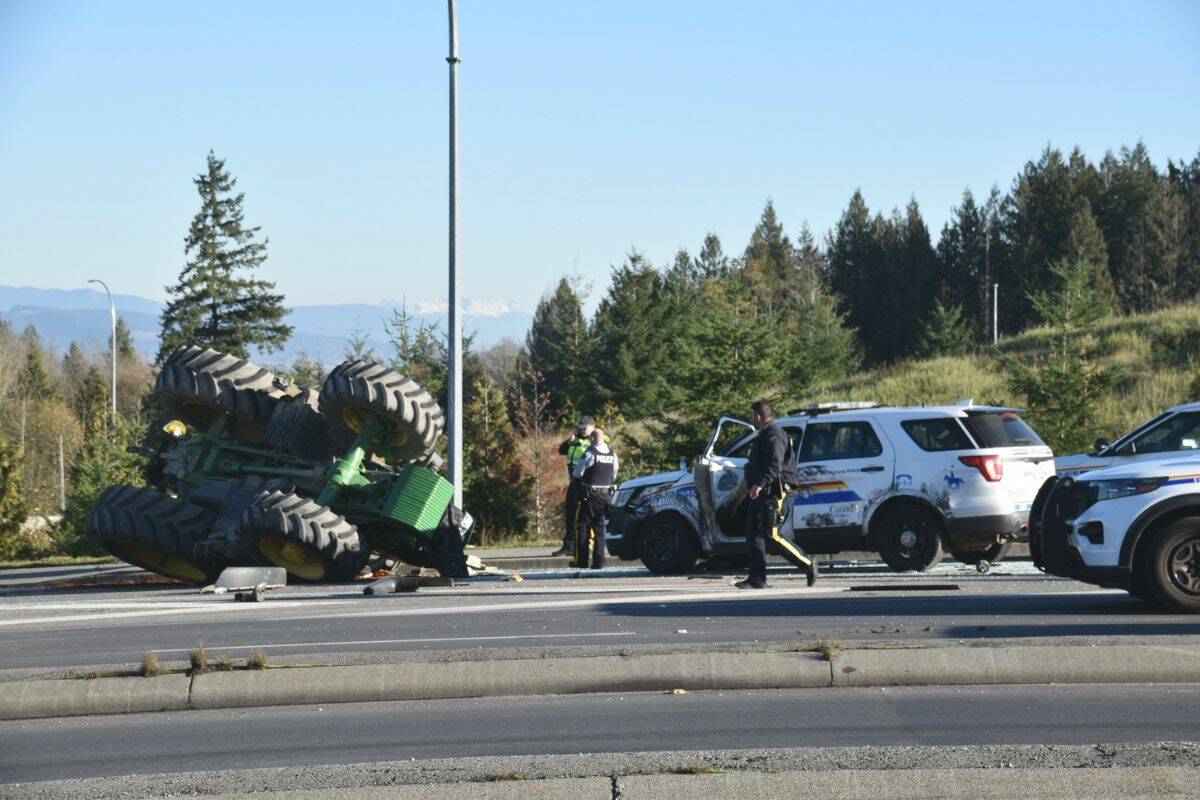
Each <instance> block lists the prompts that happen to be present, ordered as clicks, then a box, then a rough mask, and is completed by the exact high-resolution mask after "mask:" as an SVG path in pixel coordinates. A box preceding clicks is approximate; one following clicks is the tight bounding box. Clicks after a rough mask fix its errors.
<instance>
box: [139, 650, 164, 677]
mask: <svg viewBox="0 0 1200 800" xmlns="http://www.w3.org/2000/svg"><path fill="white" fill-rule="evenodd" d="M141 672H142V677H143V678H157V677H158V676H159V675H162V673H163V669H162V664H160V663H158V653H146V655H144V656H142V669H141Z"/></svg>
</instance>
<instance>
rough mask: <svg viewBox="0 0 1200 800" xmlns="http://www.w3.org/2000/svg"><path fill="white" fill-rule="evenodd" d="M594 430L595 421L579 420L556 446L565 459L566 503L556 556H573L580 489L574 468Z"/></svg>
mask: <svg viewBox="0 0 1200 800" xmlns="http://www.w3.org/2000/svg"><path fill="white" fill-rule="evenodd" d="M595 429H596V420H594V419H592V418H591V417H589V416H586V415H585V416H582V417H580V418H579V424H578V425H576V426H575V430H573V431H571V435H570V436H568V437H567V438H566V439H564V440H563V441H562V443H561V444H560V445H559V446H558V454H559V455H560V456H566V457H567V501H566V503H564V504H563V512H564V513H563V517H564V518H565V519H564V522H565V524H564V525H563V543H562V547H560V548H559V549H558V550H555V551H554V553H553V555H556V556H573V555H575V528H576V526H577V525H578V523H579V499H580V495H581V493H582V492H581V489H580V487H579V480H578V479H577V478H576V477H575V468H576V467H577V466H579V462H580V461H581V460H583V454H584V453H586V452H587V449H588V448H589V447H591V445H592V440H591V435H592V431H594V430H595Z"/></svg>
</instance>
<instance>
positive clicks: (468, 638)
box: [150, 631, 637, 653]
mask: <svg viewBox="0 0 1200 800" xmlns="http://www.w3.org/2000/svg"><path fill="white" fill-rule="evenodd" d="M611 636H637V632H636V631H612V632H608V633H520V634H512V635H509V636H445V637H442V638H433V637H428V636H422V637H419V638H416V639H362V640H359V641H353V642H288V643H286V644H215V645H206V647H208V649H209V650H249V649H260V650H265V649H272V650H274V649H278V648H281V647H339V646H341V645H363V644H412V643H414V642H491V641H501V640H503V641H507V640H509V639H588V638H597V637H611ZM194 649H195V648H192V647H164V648H162V649H160V650H151V651H150V652H151V653H186V652H188V651H189V650H194Z"/></svg>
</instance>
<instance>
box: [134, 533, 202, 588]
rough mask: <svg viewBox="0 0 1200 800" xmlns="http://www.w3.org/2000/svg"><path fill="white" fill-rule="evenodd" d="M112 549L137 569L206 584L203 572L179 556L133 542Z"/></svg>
mask: <svg viewBox="0 0 1200 800" xmlns="http://www.w3.org/2000/svg"><path fill="white" fill-rule="evenodd" d="M113 549H114V550H116V551H117V555H118V556H120V557H121V558H123V559H125V560H126V561H128V562H130V563H132V564H137V565H138V566H139V567H145V568H146V569H148V570H151V571H152V572H157V573H159V574H161V575H166V576H167V577H170V578H179V579H180V580H185V581H193V582H195V583H207V582H208V575H206V574H205V573H204V570H202V569H200V568H199V567H196V566H194V565H192V564H189V563H188V562H186V561H184V560H183V559H182V558H180V557H179V556H176V555H172V554H170V553H167V552H165V551H163V550H159V549H158V548H155V547H146V546H144V545H140V544H134V543H133V542H121V543H119V544H114V545H113Z"/></svg>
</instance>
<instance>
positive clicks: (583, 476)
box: [574, 428, 619, 569]
mask: <svg viewBox="0 0 1200 800" xmlns="http://www.w3.org/2000/svg"><path fill="white" fill-rule="evenodd" d="M618 466H619V464H618V461H617V454H616V453H615V452H613V449H612V448H611V447H609V446H608V443H607V442H606V441H605V436H604V431H602V430H600V429H599V428H595V429H594V430H592V435H591V446H590V447H588V449H587V450H586V451H585V452H584V454H583V458H582V459H580V461H579V464H578V465H577V466H576V467H575V473H574V475H575V477H576V478H577V479H578V480H579V485H580V488H581V489H582V496H581V497H580V503H579V524H578V526H577V527H576V529H575V531H576V536H575V566H577V567H579V568H580V569H583V568H585V567H587V565H588V532H589V531H591V532H592V533H593V534H594V535H595V538H594V539H593V541H592V569H603V568H604V558H605V556H606V555H607V553H606V551H605V547H604V536H605V533H606V528H607V526H608V516H607V515H608V504H609V502H610V501H611V500H612V493H613V487H615V486H616V483H617V467H618Z"/></svg>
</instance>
